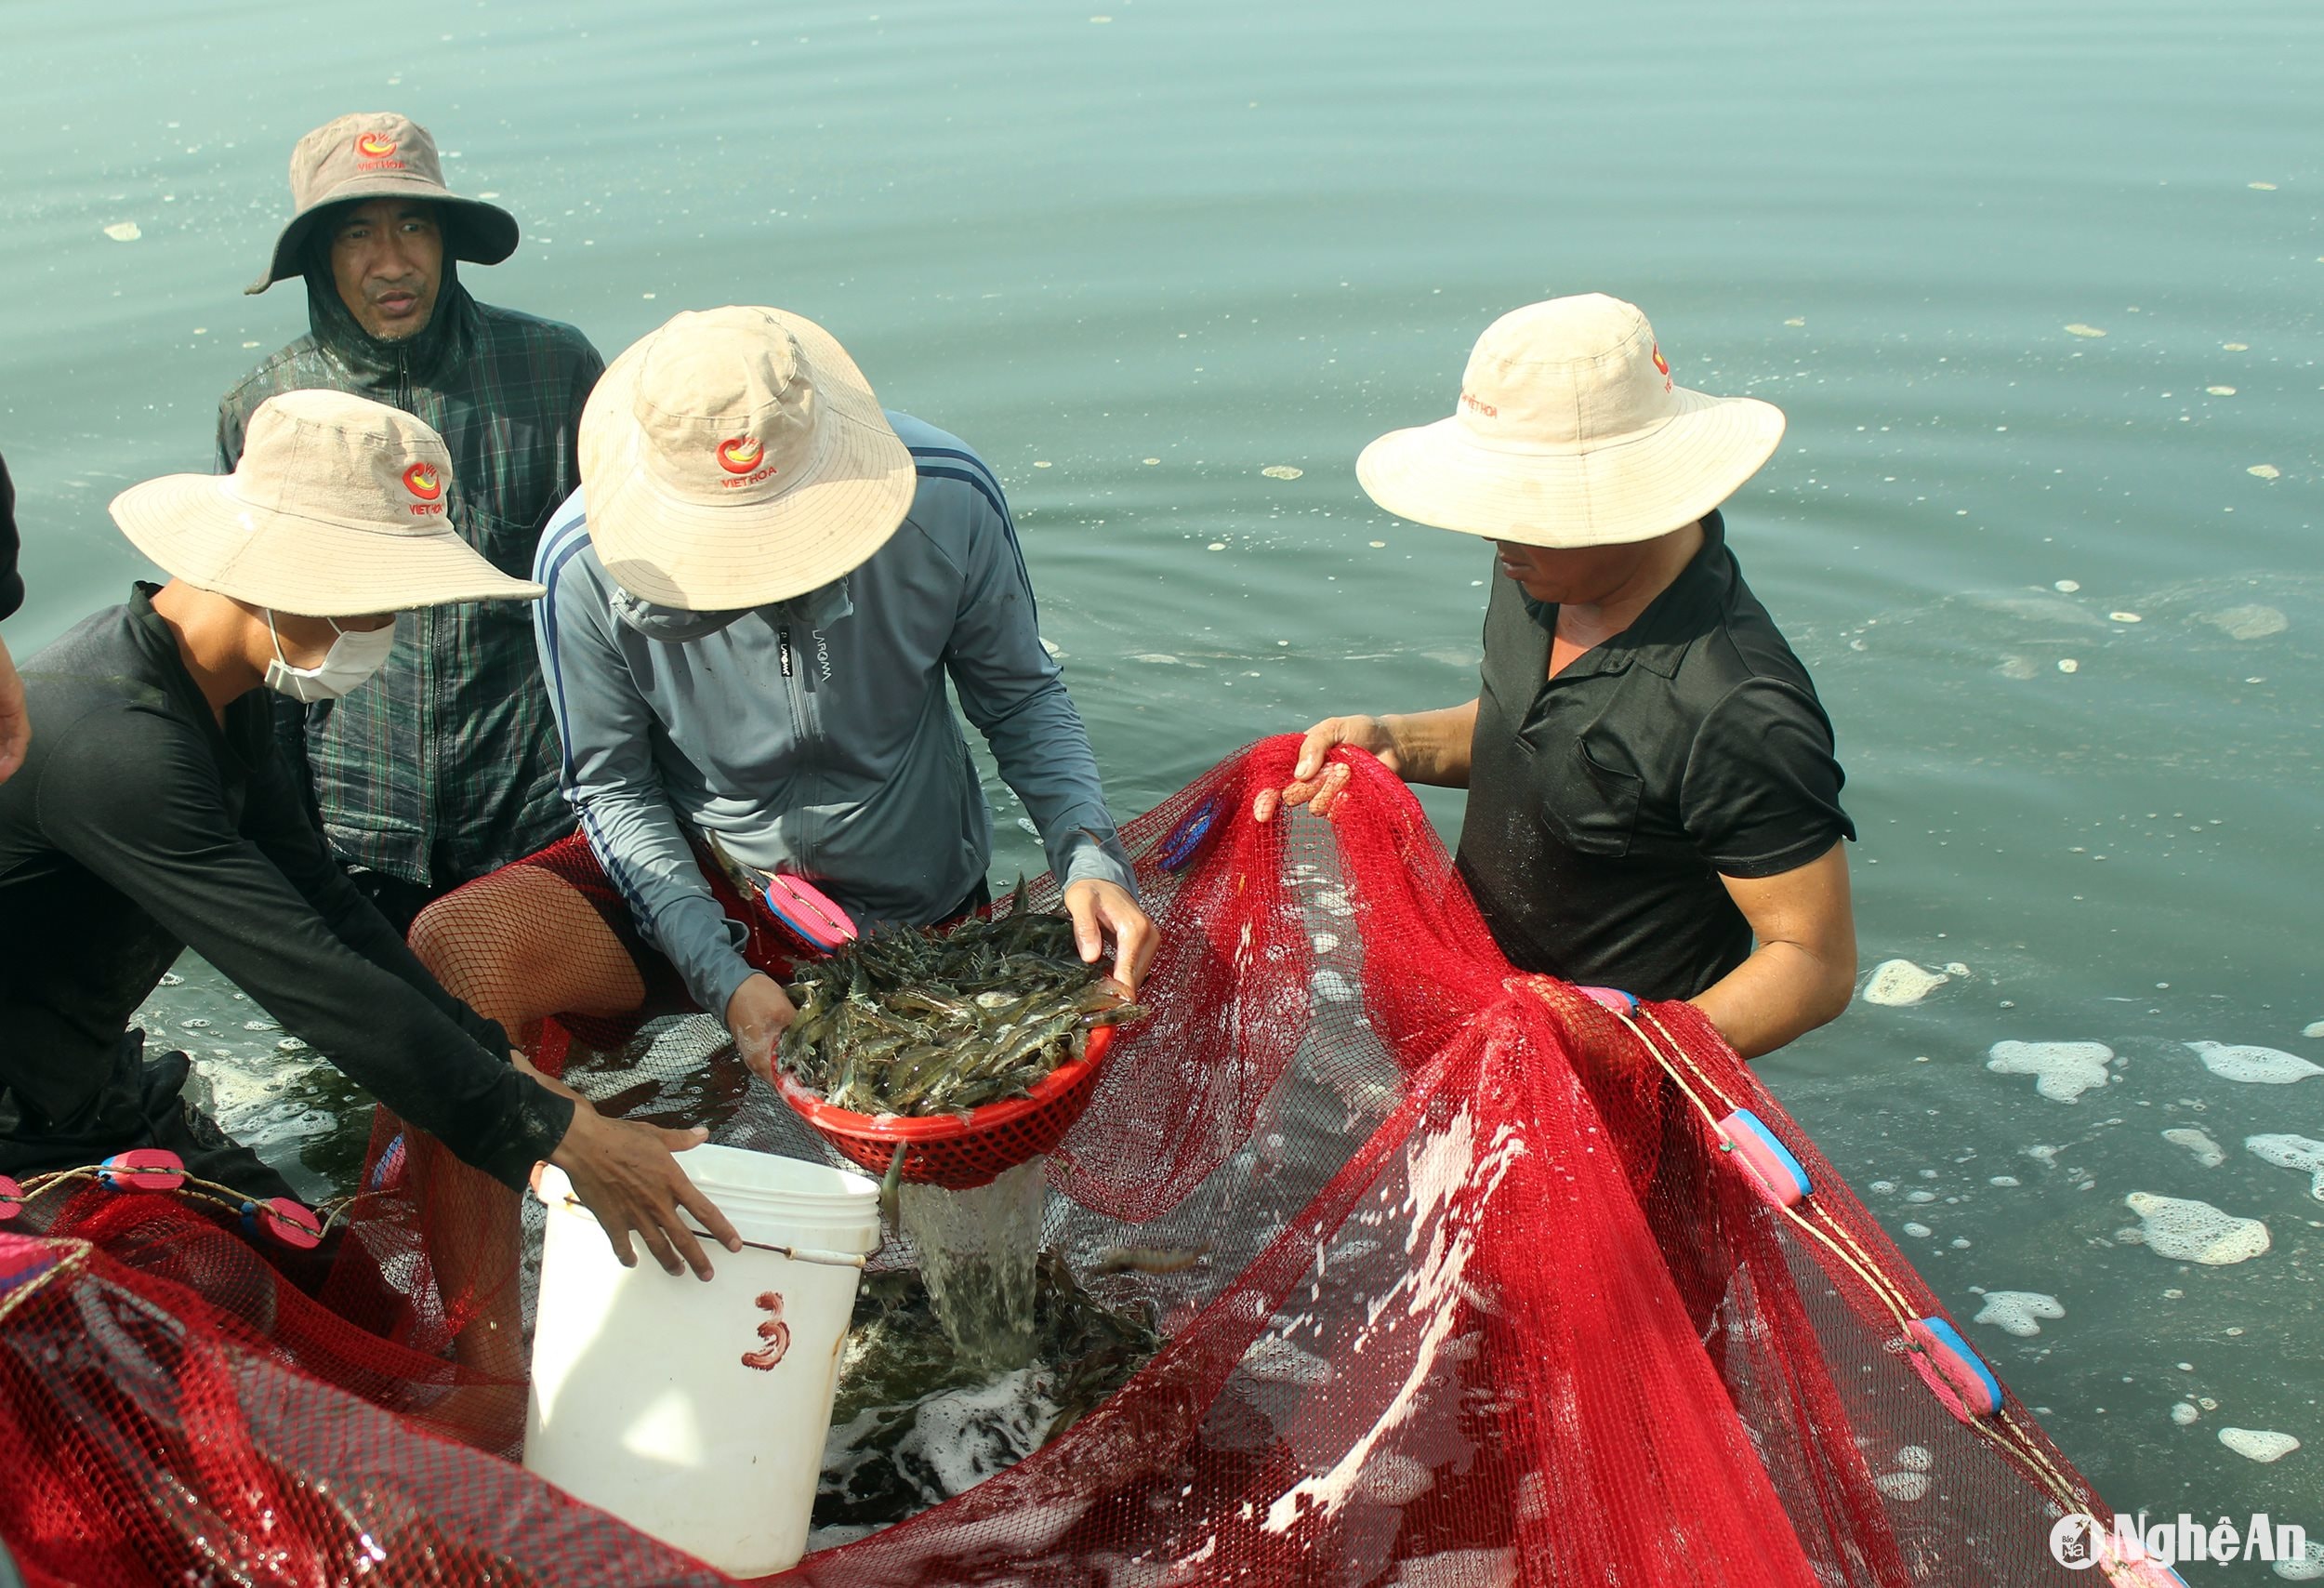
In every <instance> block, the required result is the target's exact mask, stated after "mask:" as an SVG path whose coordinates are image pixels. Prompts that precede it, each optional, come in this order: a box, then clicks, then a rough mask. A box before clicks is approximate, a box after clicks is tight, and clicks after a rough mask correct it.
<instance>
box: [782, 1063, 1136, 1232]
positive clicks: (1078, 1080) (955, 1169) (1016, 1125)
mask: <svg viewBox="0 0 2324 1588" xmlns="http://www.w3.org/2000/svg"><path fill="white" fill-rule="evenodd" d="M1113 1045H1114V1027H1113V1026H1099V1027H1098V1028H1097V1029H1096V1030H1094V1031H1092V1032H1090V1033H1089V1042H1088V1044H1087V1046H1086V1047H1085V1048H1084V1050H1083V1052H1082V1055H1081V1057H1079V1058H1077V1059H1070V1060H1067V1061H1066V1062H1065V1063H1064V1064H1062V1065H1058V1066H1057V1068H1056V1069H1054V1070H1052V1071H1051V1072H1050V1074H1049V1075H1047V1076H1045V1077H1044V1078H1042V1079H1041V1080H1039V1081H1038V1082H1037V1083H1036V1084H1035V1085H1034V1087H1033V1089H1032V1091H1031V1092H1030V1093H1028V1094H1027V1095H1025V1096H1023V1097H1011V1098H1009V1099H1007V1100H1006V1101H1003V1102H1000V1103H987V1104H986V1105H984V1107H982V1108H973V1109H971V1110H970V1111H969V1112H968V1113H966V1114H932V1115H928V1116H924V1117H922V1116H909V1115H901V1114H883V1115H880V1116H878V1117H877V1118H875V1117H874V1116H872V1115H869V1114H858V1113H855V1112H853V1111H852V1110H850V1109H846V1108H834V1107H833V1106H832V1105H830V1104H828V1103H825V1101H824V1100H823V1099H822V1098H820V1097H817V1096H816V1095H815V1094H814V1093H813V1092H810V1091H808V1090H807V1089H806V1088H805V1087H803V1086H801V1085H799V1082H798V1081H796V1080H794V1079H791V1078H790V1077H789V1076H787V1075H785V1074H783V1073H781V1072H780V1071H777V1072H776V1074H775V1084H776V1086H777V1088H778V1089H779V1090H780V1091H781V1092H782V1093H783V1100H784V1101H785V1102H786V1103H788V1104H789V1105H791V1106H792V1107H793V1108H794V1109H796V1110H797V1111H798V1113H799V1118H802V1119H805V1120H806V1121H807V1122H808V1123H809V1124H810V1125H812V1126H813V1127H814V1128H815V1130H816V1131H818V1132H819V1133H820V1134H821V1135H822V1137H823V1139H824V1140H825V1141H826V1142H829V1143H830V1144H831V1145H833V1146H834V1147H836V1148H838V1151H839V1152H840V1153H841V1154H843V1155H844V1156H845V1157H846V1158H848V1159H849V1160H850V1161H852V1162H853V1163H855V1164H858V1165H860V1166H861V1167H862V1168H863V1169H865V1171H868V1172H870V1173H872V1174H875V1175H884V1174H886V1173H887V1172H888V1168H889V1165H890V1164H891V1163H893V1162H894V1161H895V1153H896V1148H898V1147H902V1148H903V1149H904V1178H905V1179H906V1180H909V1181H913V1182H915V1183H917V1184H922V1185H942V1186H944V1188H945V1189H947V1190H952V1191H966V1190H968V1189H970V1188H971V1187H972V1186H977V1185H984V1184H988V1183H989V1182H991V1181H992V1180H993V1179H994V1178H995V1177H996V1176H997V1175H998V1174H999V1173H1000V1172H1001V1171H1003V1170H1009V1169H1014V1168H1016V1167H1017V1165H1019V1164H1021V1163H1023V1162H1024V1160H1025V1159H1027V1158H1034V1157H1037V1156H1038V1155H1039V1154H1042V1153H1045V1152H1047V1151H1049V1150H1050V1148H1051V1147H1053V1146H1055V1145H1057V1144H1058V1143H1059V1142H1060V1141H1062V1140H1063V1139H1064V1135H1065V1132H1066V1131H1068V1130H1070V1129H1072V1127H1073V1122H1074V1121H1075V1120H1076V1119H1078V1118H1081V1111H1082V1110H1083V1109H1084V1108H1087V1107H1088V1106H1089V1097H1090V1094H1091V1093H1092V1092H1095V1091H1096V1090H1097V1084H1098V1071H1099V1070H1100V1069H1101V1068H1102V1067H1103V1064H1104V1060H1105V1053H1106V1050H1107V1049H1108V1048H1110V1047H1112V1046H1113Z"/></svg>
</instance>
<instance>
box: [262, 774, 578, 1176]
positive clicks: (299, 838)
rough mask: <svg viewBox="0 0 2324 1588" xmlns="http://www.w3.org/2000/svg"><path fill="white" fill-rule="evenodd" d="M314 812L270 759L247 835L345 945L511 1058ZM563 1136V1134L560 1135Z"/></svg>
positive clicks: (504, 1042) (491, 1025)
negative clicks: (342, 859) (371, 891)
mask: <svg viewBox="0 0 2324 1588" xmlns="http://www.w3.org/2000/svg"><path fill="white" fill-rule="evenodd" d="M307 807H308V800H307V798H306V797H305V791H303V790H301V789H299V788H297V787H294V786H293V784H292V782H291V777H290V773H289V769H288V768H287V767H286V766H285V765H284V760H283V757H282V756H281V755H280V754H279V753H278V754H276V755H273V756H271V757H269V758H268V761H267V762H266V764H265V765H264V766H263V767H261V768H260V769H259V770H258V772H257V774H256V775H255V776H254V777H253V778H252V780H251V785H250V788H249V791H248V793H247V794H246V795H245V796H244V806H243V816H242V830H243V833H244V836H246V837H247V838H249V840H251V841H252V842H253V843H256V844H257V846H258V848H259V849H260V851H262V852H263V853H264V854H265V855H266V857H267V858H268V859H269V860H271V861H272V862H273V863H274V866H275V868H276V869H277V870H279V871H281V872H282V873H283V875H284V877H286V878H288V879H289V880H290V884H291V886H292V887H294V888H296V889H297V890H298V892H299V894H300V896H302V897H303V898H305V899H306V901H307V902H308V903H309V904H310V905H312V906H314V908H315V909H316V911H317V912H318V913H319V914H321V915H322V917H323V919H324V921H326V922H328V923H329V925H330V928H331V931H332V933H333V934H334V935H336V936H337V938H338V940H339V941H340V942H341V943H344V944H346V945H347V946H349V947H350V948H351V949H353V950H354V951H355V952H356V953H358V954H361V955H362V956H363V958H364V959H369V960H370V961H371V962H372V963H373V964H375V965H377V966H379V967H381V968H382V969H384V970H386V971H388V972H390V973H392V974H393V975H395V976H396V977H397V978H398V979H399V980H401V981H402V982H403V983H404V984H405V985H406V986H409V987H411V988H412V989H413V990H414V991H415V992H417V993H418V994H419V995H420V996H421V997H422V998H424V999H427V1000H428V1001H429V1003H432V1004H434V1005H435V1006H436V1008H437V1009H438V1010H439V1011H441V1012H442V1014H443V1016H444V1018H445V1019H447V1020H449V1021H451V1022H452V1023H453V1024H454V1025H455V1026H458V1027H459V1028H460V1029H461V1030H462V1031H465V1032H467V1033H468V1035H469V1037H470V1038H472V1039H474V1040H475V1042H476V1044H477V1046H479V1047H481V1048H482V1049H483V1050H484V1052H487V1053H492V1054H495V1055H502V1054H506V1053H507V1052H508V1047H509V1042H508V1033H507V1032H506V1031H504V1030H502V1029H501V1027H500V1023H499V1022H498V1021H496V1020H487V1019H485V1018H484V1017H483V1016H482V1015H481V1014H479V1013H477V1012H476V1011H474V1010H472V1009H470V1008H469V1006H468V1005H467V1004H465V1003H462V1002H461V1001H460V1000H459V999H456V998H454V997H453V996H452V995H451V994H450V993H448V992H446V991H445V990H444V989H443V986H442V983H440V982H438V981H437V980H436V978H435V977H433V976H431V975H429V973H428V967H426V966H425V965H422V964H421V963H420V962H419V958H418V956H416V955H415V954H414V953H413V952H412V950H411V947H410V946H409V945H407V944H406V943H405V942H404V941H403V935H402V934H401V933H398V932H397V931H396V930H395V927H394V925H393V924H392V923H391V922H390V920H388V918H387V917H385V916H383V915H381V914H380V913H379V910H378V907H377V906H375V905H374V904H373V903H372V902H371V901H370V900H369V899H366V898H364V897H363V894H362V893H359V892H358V891H357V890H356V888H355V885H354V884H353V883H351V882H350V881H349V880H347V873H345V872H344V871H342V870H340V869H339V867H338V863H337V861H335V860H333V859H332V858H331V852H330V849H329V847H328V845H326V844H325V843H324V839H323V834H322V832H321V830H320V829H319V828H317V827H316V826H315V824H314V821H313V819H312V818H311V816H310V814H308V809H307ZM559 1133H560V1135H561V1134H562V1131H561V1130H560V1131H559ZM544 1156H545V1155H544Z"/></svg>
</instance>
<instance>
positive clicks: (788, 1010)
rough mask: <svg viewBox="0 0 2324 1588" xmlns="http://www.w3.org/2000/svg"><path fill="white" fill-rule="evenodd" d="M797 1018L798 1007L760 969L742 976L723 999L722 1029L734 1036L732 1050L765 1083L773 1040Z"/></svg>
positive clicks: (771, 1073) (770, 1075)
mask: <svg viewBox="0 0 2324 1588" xmlns="http://www.w3.org/2000/svg"><path fill="white" fill-rule="evenodd" d="M798 1018H799V1009H798V1007H797V1006H796V1005H794V1004H793V1003H792V1002H791V999H790V995H789V994H787V993H786V992H785V991H784V990H783V986H782V984H781V983H780V982H777V981H776V980H775V979H774V978H773V977H772V976H770V975H768V974H766V973H764V972H756V973H752V974H751V975H748V976H746V977H745V978H743V985H742V986H738V987H736V988H735V989H734V991H733V994H732V995H731V996H730V997H729V998H728V999H727V1000H726V1029H727V1031H728V1033H729V1034H731V1035H732V1036H733V1039H734V1051H735V1052H739V1053H740V1054H742V1056H743V1063H744V1064H746V1065H749V1066H750V1073H751V1074H753V1075H755V1076H757V1077H758V1078H759V1079H760V1080H763V1081H765V1082H766V1083H767V1084H768V1085H769V1086H772V1085H773V1084H774V1043H775V1039H777V1038H779V1037H781V1036H782V1035H783V1028H784V1027H785V1026H788V1025H789V1024H790V1023H791V1022H792V1021H794V1020H796V1019H798Z"/></svg>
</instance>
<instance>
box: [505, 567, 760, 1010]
mask: <svg viewBox="0 0 2324 1588" xmlns="http://www.w3.org/2000/svg"><path fill="white" fill-rule="evenodd" d="M557 535H558V532H557V531H555V530H553V529H552V530H551V531H550V536H551V537H556V536H557ZM548 545H549V541H548V540H544V542H543V546H544V548H547V547H548ZM548 555H550V554H549V553H548V552H547V551H546V550H545V552H544V557H545V560H546V558H547V557H548ZM559 566H561V567H562V568H563V569H564V572H563V573H562V574H560V573H559V571H558V568H557V567H548V568H536V569H535V576H543V575H545V577H543V579H542V582H543V583H545V584H547V585H548V597H547V598H546V599H545V600H543V601H542V602H539V603H538V604H537V605H536V606H535V608H534V612H533V623H534V635H535V639H536V640H537V641H538V642H539V643H540V649H541V670H542V672H543V673H544V674H545V675H546V676H547V677H548V699H549V706H550V709H551V710H553V711H554V712H555V713H556V717H557V732H558V734H559V735H560V736H561V738H562V739H563V741H564V747H565V761H564V773H563V783H564V791H565V799H566V801H568V802H569V803H570V804H571V805H572V806H573V809H574V814H575V815H576V816H578V817H579V818H580V823H581V830H582V831H583V832H584V833H586V834H587V835H588V840H589V848H590V849H591V850H592V851H593V852H594V853H595V854H596V855H597V859H598V864H599V865H601V866H602V867H604V868H605V875H606V876H607V878H608V879H610V880H612V882H613V884H614V888H615V889H616V890H617V891H618V892H619V893H620V894H621V897H622V901H623V902H624V903H625V904H627V906H629V916H630V920H632V921H633V922H634V923H635V924H636V926H637V928H638V932H639V933H640V935H641V936H642V937H644V938H645V940H646V941H647V942H649V943H651V944H653V945H654V946H655V947H656V948H659V949H660V950H661V951H662V952H663V953H664V954H665V955H667V957H668V958H669V960H670V963H671V964H673V965H675V966H677V967H678V971H679V973H680V975H681V976H683V977H684V978H685V982H686V990H687V991H688V992H689V993H691V994H692V995H693V999H694V1001H695V1002H696V1003H698V1004H700V1005H701V1006H702V1007H703V1008H704V1009H706V1010H707V1011H709V1012H711V1013H712V1014H714V1015H718V1016H720V1017H721V1018H723V1017H724V1015H725V1013H726V1004H727V1000H728V999H731V998H733V996H734V989H735V988H736V987H738V986H742V985H743V983H744V981H745V980H746V979H747V978H748V977H750V976H751V975H752V974H754V973H753V971H752V969H751V966H750V963H749V961H748V960H746V959H744V958H743V956H742V945H743V942H744V937H745V933H744V930H743V927H742V925H741V923H739V922H736V921H730V920H727V919H726V911H725V909H724V908H723V907H721V906H720V904H719V902H718V900H716V899H715V898H713V897H711V894H710V888H709V884H708V883H706V882H705V881H704V880H702V867H701V866H700V865H699V864H698V863H697V862H696V861H695V859H694V853H693V845H692V844H690V843H689V842H687V840H686V833H685V829H684V828H683V827H680V825H679V820H678V813H677V811H676V810H675V809H673V808H672V806H671V805H670V802H669V796H668V795H667V793H665V792H664V791H663V788H662V778H661V774H660V773H659V772H658V771H657V770H656V769H655V767H654V748H653V733H654V725H655V718H654V711H653V708H651V707H649V706H648V705H647V704H646V702H645V699H644V697H643V696H642V695H640V694H639V693H638V689H637V685H636V683H635V682H633V681H632V680H631V678H630V675H629V665H628V662H627V660H626V659H625V658H624V657H623V655H622V654H621V650H620V647H619V646H618V645H617V644H616V643H615V642H614V635H613V632H612V624H613V621H614V619H613V616H612V615H611V613H610V612H608V611H607V609H606V606H605V603H604V602H603V601H602V600H601V599H600V597H599V594H598V592H597V590H596V589H595V588H594V587H593V586H592V585H591V584H590V582H589V581H588V578H587V577H586V576H575V575H574V574H573V573H572V572H571V567H572V565H571V563H570V562H564V563H562V564H560V565H559Z"/></svg>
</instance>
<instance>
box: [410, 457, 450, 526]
mask: <svg viewBox="0 0 2324 1588" xmlns="http://www.w3.org/2000/svg"><path fill="white" fill-rule="evenodd" d="M403 488H404V489H405V490H407V491H409V492H411V494H412V495H413V496H417V497H418V498H419V500H418V501H417V502H416V503H414V504H413V507H412V512H413V513H414V515H415V516H425V515H427V514H429V513H440V512H442V511H443V505H442V503H441V502H439V501H438V500H437V498H438V497H439V496H442V495H443V476H442V475H441V474H439V473H437V472H436V470H435V466H434V465H432V464H428V463H415V464H413V465H412V466H411V467H410V468H409V469H406V470H403Z"/></svg>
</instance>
